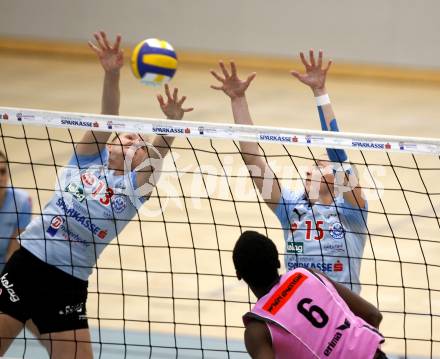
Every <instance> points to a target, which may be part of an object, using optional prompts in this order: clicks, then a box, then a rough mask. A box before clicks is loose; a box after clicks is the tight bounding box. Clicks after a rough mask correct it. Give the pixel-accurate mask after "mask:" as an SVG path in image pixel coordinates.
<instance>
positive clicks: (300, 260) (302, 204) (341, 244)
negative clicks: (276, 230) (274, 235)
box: [275, 189, 368, 293]
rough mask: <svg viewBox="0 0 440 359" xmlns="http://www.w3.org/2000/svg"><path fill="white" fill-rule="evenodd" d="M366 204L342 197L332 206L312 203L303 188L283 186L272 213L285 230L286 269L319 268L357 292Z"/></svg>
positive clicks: (364, 237)
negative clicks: (354, 202)
mask: <svg viewBox="0 0 440 359" xmlns="http://www.w3.org/2000/svg"><path fill="white" fill-rule="evenodd" d="M365 206H366V207H365V208H362V209H359V208H358V207H354V206H353V205H351V204H350V203H348V202H347V201H345V200H344V198H343V197H342V196H340V197H338V198H335V202H334V203H333V204H331V205H322V204H319V203H315V204H314V205H312V206H311V205H310V202H309V201H308V199H307V198H306V196H305V194H304V191H301V192H291V191H289V190H286V189H283V190H282V196H281V199H280V203H279V204H278V207H277V208H276V211H275V214H276V215H277V217H278V219H279V220H280V222H281V225H282V227H283V230H284V239H285V242H286V256H285V265H286V270H287V271H290V270H292V269H295V268H297V267H303V268H314V269H318V270H320V271H322V272H324V273H325V274H326V275H328V276H329V277H330V278H332V279H333V280H335V281H337V282H340V283H342V284H344V285H346V286H347V287H348V288H350V289H352V290H354V291H355V292H357V293H359V292H360V289H361V288H360V285H359V274H360V267H361V259H360V258H362V254H363V251H364V247H365V241H366V233H367V225H366V224H367V214H368V212H367V204H366V205H365Z"/></svg>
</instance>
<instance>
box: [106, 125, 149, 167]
mask: <svg viewBox="0 0 440 359" xmlns="http://www.w3.org/2000/svg"><path fill="white" fill-rule="evenodd" d="M108 150H109V167H110V168H111V169H118V170H121V171H123V170H124V160H125V159H128V158H130V159H131V170H133V169H135V168H136V167H137V166H139V165H140V164H141V163H142V161H143V160H144V159H145V158H146V157H147V156H148V150H147V138H146V137H143V136H141V135H138V134H136V133H129V132H124V133H117V134H116V136H115V137H114V138H113V140H112V141H111V143H110V144H109V145H108Z"/></svg>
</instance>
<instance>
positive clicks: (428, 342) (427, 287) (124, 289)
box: [1, 121, 440, 358]
mask: <svg viewBox="0 0 440 359" xmlns="http://www.w3.org/2000/svg"><path fill="white" fill-rule="evenodd" d="M5 123H6V124H5ZM81 133H82V131H78V130H72V129H67V128H65V129H60V128H49V127H45V126H24V125H21V124H16V125H10V124H7V122H6V121H3V124H2V125H1V143H2V147H3V150H4V152H5V154H6V156H7V165H8V168H9V171H10V185H11V186H12V187H15V188H21V189H24V190H25V191H27V192H28V193H29V194H30V195H31V197H32V199H33V203H34V206H33V209H32V213H33V216H34V218H35V217H38V216H41V213H42V210H43V208H44V206H45V204H46V203H47V202H48V201H49V199H50V198H51V197H52V196H53V194H54V187H55V186H54V183H55V181H56V178H57V176H58V175H59V173H60V170H61V169H62V168H63V167H64V166H65V165H66V163H67V162H68V160H69V158H70V157H71V156H72V154H73V153H74V148H75V147H74V146H75V144H76V143H78V141H79V139H80V135H81ZM204 135H205V137H206V138H204V139H194V138H177V139H176V140H175V142H174V143H173V145H172V147H171V149H170V152H169V154H168V155H167V157H166V159H165V161H164V165H163V169H162V175H161V179H160V181H159V184H158V185H157V187H156V188H155V189H154V191H153V193H152V196H151V198H150V200H149V201H148V202H147V203H146V204H145V205H144V206H143V207H142V208H141V209H140V210H139V211H138V213H137V215H136V216H135V217H134V218H133V219H132V220H131V221H130V222H129V224H128V225H127V227H126V228H125V229H124V231H123V232H122V233H120V234H119V235H118V236H117V238H116V239H114V240H113V241H112V242H111V243H110V244H109V245H108V247H107V248H106V249H105V251H104V252H103V254H102V255H101V257H100V258H99V260H98V262H97V265H96V267H95V268H94V270H93V274H92V276H91V277H90V281H89V297H88V305H87V317H88V319H89V325H90V327H91V328H92V337H93V347H94V351H95V357H97V358H100V357H103V358H111V357H127V358H130V357H152V358H156V357H157V358H160V357H166V358H172V357H176V358H177V357H178V358H184V357H192V358H225V357H227V358H246V357H248V356H247V354H245V348H244V345H243V341H242V338H243V330H244V329H243V325H242V321H241V316H242V314H244V313H245V312H247V311H248V310H249V309H250V308H251V306H252V304H253V303H254V302H255V297H254V296H253V295H252V294H251V293H250V291H249V290H248V288H247V286H246V285H245V284H244V283H243V282H239V281H238V280H237V278H236V276H235V271H234V268H233V263H232V248H233V246H234V244H235V241H236V239H237V238H238V236H239V235H240V233H242V232H243V231H245V230H247V229H250V230H256V231H259V232H261V233H264V234H266V235H268V236H269V237H270V238H272V239H273V240H274V241H275V242H276V244H277V246H278V249H279V252H280V254H282V255H283V256H284V255H285V254H286V249H285V244H284V237H283V228H282V227H281V225H280V222H279V221H278V219H277V218H276V217H275V216H274V214H273V213H272V211H271V210H270V209H269V208H268V207H267V205H266V204H265V203H264V200H263V199H262V198H261V196H260V194H259V193H258V191H257V189H256V187H255V185H254V183H253V181H252V179H251V178H250V176H249V172H248V170H247V168H246V166H245V165H244V162H243V158H242V155H241V154H240V152H239V144H238V142H237V141H232V140H217V139H212V138H211V139H210V138H209V135H207V134H204ZM259 146H260V149H261V153H262V156H263V157H264V158H265V159H266V160H267V161H268V162H269V163H270V165H271V168H272V169H273V171H274V172H275V174H276V176H277V178H278V179H279V181H280V183H281V184H282V186H283V187H285V188H301V187H302V186H303V184H304V178H305V174H304V171H305V169H306V168H307V167H308V166H310V165H313V164H315V163H316V159H318V158H321V157H322V153H323V151H324V149H322V148H312V147H308V146H305V145H304V146H295V147H293V146H286V145H282V144H267V143H260V144H259ZM348 152H349V158H350V161H351V163H353V164H355V165H356V166H357V170H358V172H359V178H360V185H361V187H362V188H363V190H364V192H365V193H366V195H367V198H368V222H367V223H366V233H365V234H366V237H367V239H366V244H365V250H364V252H363V254H362V256H361V258H360V260H361V266H362V267H361V268H362V269H361V277H360V282H361V284H362V292H361V294H362V296H363V297H364V298H366V299H367V300H369V301H370V302H372V303H373V304H375V305H376V306H377V307H378V308H379V309H380V310H381V312H382V314H383V316H384V320H383V322H382V324H381V332H382V333H383V334H384V336H385V338H386V344H385V345H384V347H383V349H384V350H385V351H386V352H388V353H390V354H392V353H394V354H396V355H399V356H400V357H405V358H407V357H408V358H410V357H411V358H412V357H427V358H435V357H440V318H439V316H440V282H439V281H438V278H439V276H440V235H439V234H440V222H439V211H440V191H439V186H438V178H439V175H440V162H439V156H438V155H437V154H435V155H418V154H412V153H392V152H387V151H385V150H382V151H369V150H368V149H364V150H350V151H348ZM91 216H92V217H93V214H91ZM313 226H314V228H316V223H314V224H313ZM284 270H285V269H284V268H282V271H284ZM39 350H40V352H39ZM41 350H42V349H41V348H40V347H39V345H38V344H37V341H36V340H35V339H33V338H32V336H31V335H30V334H29V333H28V332H24V333H22V334H20V337H19V339H17V340H16V341H15V343H14V345H13V346H12V348H11V349H10V353H12V354H11V355H13V356H16V357H33V358H35V357H38V356H35V355H37V354H35V353H40V354H39V355H41V357H44V356H43V354H41V353H42V352H41Z"/></svg>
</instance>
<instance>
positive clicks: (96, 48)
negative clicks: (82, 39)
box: [87, 41, 101, 55]
mask: <svg viewBox="0 0 440 359" xmlns="http://www.w3.org/2000/svg"><path fill="white" fill-rule="evenodd" d="M87 44H88V45H89V47H90V48H91V49H92V51H93V52H94V53H95V54H97V55H99V53H100V52H101V50H100V49H99V48H98V47H97V46H96V45H95V44H94V43H93V42H91V41H87Z"/></svg>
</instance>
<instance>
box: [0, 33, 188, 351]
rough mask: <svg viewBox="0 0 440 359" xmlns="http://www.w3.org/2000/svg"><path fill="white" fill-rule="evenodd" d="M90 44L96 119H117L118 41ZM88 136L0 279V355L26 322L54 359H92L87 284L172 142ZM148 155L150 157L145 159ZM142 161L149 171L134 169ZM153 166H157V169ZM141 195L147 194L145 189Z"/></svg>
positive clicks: (166, 104)
mask: <svg viewBox="0 0 440 359" xmlns="http://www.w3.org/2000/svg"><path fill="white" fill-rule="evenodd" d="M95 40H96V44H92V43H90V46H91V48H92V49H93V50H94V51H95V53H96V54H97V56H98V58H99V60H100V63H101V65H102V67H103V69H104V73H105V75H104V86H103V96H102V113H103V114H107V115H118V114H119V102H120V92H119V76H120V69H121V67H122V66H123V54H122V50H121V49H120V42H121V37H120V36H118V37H117V39H116V42H115V43H114V44H112V45H111V44H109V42H108V40H107V37H106V34H105V33H104V32H101V33H99V34H98V33H97V34H95ZM165 93H166V99H164V98H163V97H162V96H161V95H159V96H158V101H159V105H160V107H161V109H162V111H163V112H164V114H165V115H166V116H167V118H172V119H175V120H180V119H182V117H183V115H184V113H185V112H187V111H191V109H185V108H183V107H182V105H183V102H184V101H185V97H182V98H179V97H178V92H177V89H175V90H174V91H173V93H172V94H171V92H170V90H169V88H168V87H166V88H165ZM110 136H111V133H110V132H100V131H99V129H97V130H90V131H87V132H85V133H84V135H83V137H82V139H81V141H80V142H79V143H78V144H77V145H76V147H75V151H74V153H73V154H72V157H71V159H70V161H69V165H68V167H67V168H65V169H64V171H63V172H62V174H61V175H60V176H59V181H58V183H59V185H58V186H57V187H58V188H57V189H56V191H55V193H54V195H53V197H52V198H51V199H50V200H49V202H48V203H47V205H46V206H45V208H44V210H43V212H42V214H41V215H40V216H38V218H35V219H34V220H33V221H32V222H31V223H30V224H29V226H28V227H27V229H26V230H25V231H24V232H23V234H22V235H21V248H20V249H19V250H18V251H16V252H15V253H14V255H13V256H12V257H11V259H10V260H9V261H8V263H6V266H5V268H4V270H3V272H2V274H1V283H0V310H1V311H2V312H3V313H2V314H0V356H1V355H3V354H4V353H5V352H6V350H7V349H8V347H9V345H10V344H11V342H12V340H13V338H15V337H16V336H17V335H18V333H19V332H20V330H21V329H22V328H23V326H24V323H25V322H26V321H27V320H29V319H32V321H33V322H34V323H35V325H36V326H37V328H38V330H39V332H40V334H41V336H40V338H41V339H43V340H45V339H47V341H48V344H47V346H46V347H47V348H48V351H49V354H50V357H51V358H53V359H90V358H92V357H93V353H92V346H91V338H90V331H89V327H88V320H87V315H86V301H87V287H88V278H89V276H90V274H91V273H92V270H93V268H94V267H95V265H96V262H97V260H98V258H99V256H100V254H101V253H102V251H103V250H104V249H105V248H106V247H107V245H108V244H109V243H110V242H111V241H112V240H113V239H114V238H116V237H117V236H118V235H119V234H120V232H121V231H122V230H123V229H124V228H125V227H126V225H127V224H128V223H129V222H130V220H131V219H132V218H133V217H134V216H135V215H136V214H137V210H138V208H139V207H140V206H141V205H142V204H143V203H144V202H145V201H146V200H147V199H148V198H149V196H150V194H151V191H152V190H153V188H154V186H155V185H156V183H157V180H158V178H157V177H156V175H157V170H158V167H160V162H161V160H162V159H163V157H165V156H166V154H167V152H168V151H169V148H170V145H171V143H172V141H173V138H172V137H169V138H168V137H167V138H165V137H163V136H156V137H155V138H154V141H153V143H152V145H153V147H154V148H155V149H156V150H152V151H149V150H148V147H147V144H146V143H145V141H144V140H143V138H142V137H141V136H140V135H138V134H134V133H123V134H119V135H118V136H117V137H116V139H115V140H114V141H112V142H111V143H109V144H108V143H107V142H108V141H109V139H110ZM149 152H150V153H149ZM147 160H151V161H150V163H149V166H146V167H145V168H144V169H143V170H138V167H139V166H140V165H143V164H144V163H145V162H147ZM153 160H156V166H155V165H154V163H151V162H153ZM145 188H146V190H145Z"/></svg>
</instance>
